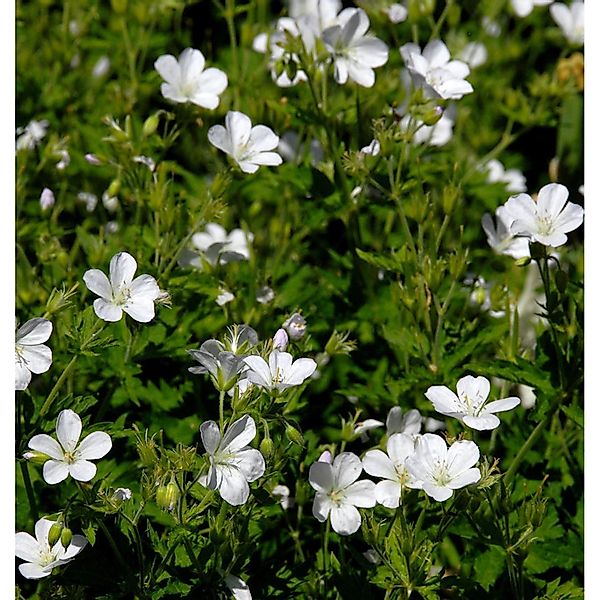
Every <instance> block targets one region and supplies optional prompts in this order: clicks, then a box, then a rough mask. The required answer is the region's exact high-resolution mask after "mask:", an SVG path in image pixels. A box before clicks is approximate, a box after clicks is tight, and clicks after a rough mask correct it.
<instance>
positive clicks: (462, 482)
mask: <svg viewBox="0 0 600 600" xmlns="http://www.w3.org/2000/svg"><path fill="white" fill-rule="evenodd" d="M480 479H481V472H480V471H479V469H477V468H474V469H467V470H466V471H463V472H462V473H460V475H457V476H456V477H454V478H453V479H452V481H451V482H450V483H449V484H448V487H449V488H452V489H453V490H458V489H459V488H462V487H465V486H466V485H471V484H472V483H477V482H478V481H479V480H480Z"/></svg>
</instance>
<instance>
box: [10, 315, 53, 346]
mask: <svg viewBox="0 0 600 600" xmlns="http://www.w3.org/2000/svg"><path fill="white" fill-rule="evenodd" d="M51 333H52V323H51V322H50V321H48V320H47V319H43V318H41V317H36V318H35V319H29V321H27V322H26V323H24V324H23V325H22V326H21V327H19V329H17V336H16V338H17V343H18V344H20V345H21V346H36V345H37V344H43V343H44V342H45V341H47V340H48V338H49V337H50V334H51Z"/></svg>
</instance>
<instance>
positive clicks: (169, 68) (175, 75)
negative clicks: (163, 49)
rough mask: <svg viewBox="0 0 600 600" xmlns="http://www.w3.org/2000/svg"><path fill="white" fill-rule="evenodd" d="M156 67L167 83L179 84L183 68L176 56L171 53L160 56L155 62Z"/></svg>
mask: <svg viewBox="0 0 600 600" xmlns="http://www.w3.org/2000/svg"><path fill="white" fill-rule="evenodd" d="M154 68H155V69H156V70H157V71H158V74H159V75H160V76H161V77H162V78H163V79H164V80H165V81H166V82H167V83H170V84H172V85H179V83H180V78H181V77H180V73H181V69H180V68H179V63H178V62H177V59H176V58H175V57H174V56H172V55H171V54H165V55H163V56H159V57H158V58H157V59H156V61H155V62H154Z"/></svg>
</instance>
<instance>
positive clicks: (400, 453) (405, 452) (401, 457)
mask: <svg viewBox="0 0 600 600" xmlns="http://www.w3.org/2000/svg"><path fill="white" fill-rule="evenodd" d="M419 416H420V415H419ZM387 451H388V454H389V456H390V458H391V459H392V461H393V462H394V464H404V462H405V461H406V459H407V458H408V457H409V456H412V455H413V454H414V453H415V440H414V438H413V436H412V435H411V434H408V433H394V434H393V435H391V436H390V438H389V439H388V443H387Z"/></svg>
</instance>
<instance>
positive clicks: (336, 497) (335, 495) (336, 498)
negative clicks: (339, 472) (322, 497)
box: [328, 490, 345, 506]
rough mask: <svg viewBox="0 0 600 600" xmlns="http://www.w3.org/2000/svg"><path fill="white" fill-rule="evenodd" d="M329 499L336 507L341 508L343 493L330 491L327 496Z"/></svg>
mask: <svg viewBox="0 0 600 600" xmlns="http://www.w3.org/2000/svg"><path fill="white" fill-rule="evenodd" d="M328 496H329V499H330V500H331V501H332V502H333V503H334V504H335V505H336V506H341V504H342V502H343V501H344V497H345V496H344V492H343V491H342V490H331V492H329V494H328Z"/></svg>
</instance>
